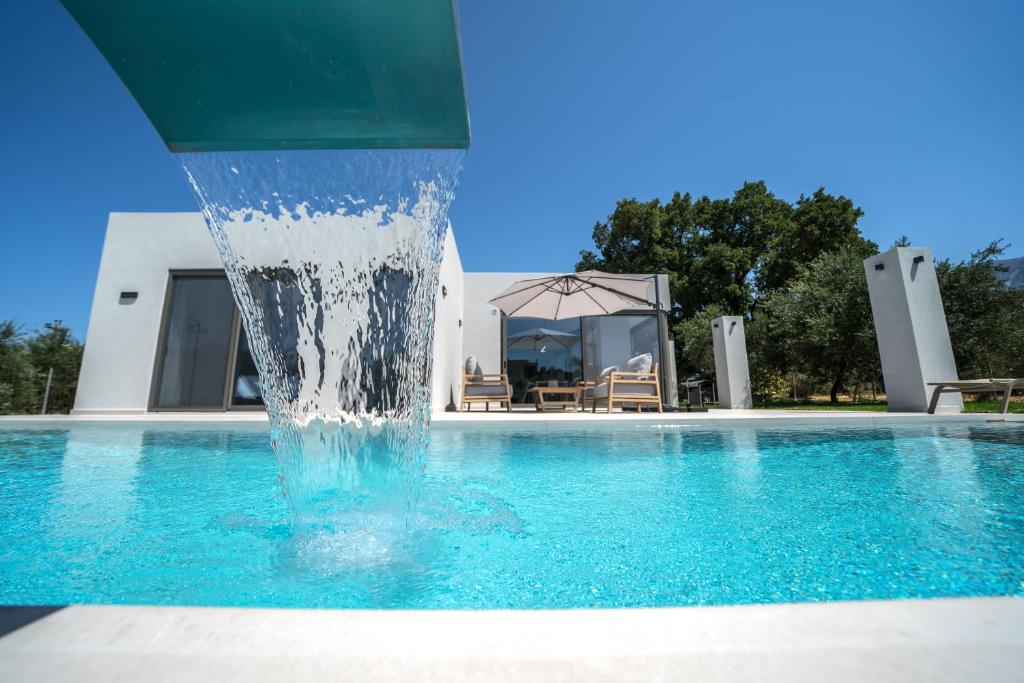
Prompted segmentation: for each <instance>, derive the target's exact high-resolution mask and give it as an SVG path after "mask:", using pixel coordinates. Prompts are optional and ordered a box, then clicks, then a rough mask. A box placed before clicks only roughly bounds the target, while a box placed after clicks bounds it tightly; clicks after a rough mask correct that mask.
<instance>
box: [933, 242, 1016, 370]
mask: <svg viewBox="0 0 1024 683" xmlns="http://www.w3.org/2000/svg"><path fill="white" fill-rule="evenodd" d="M1006 248H1007V247H1006V246H1004V245H1003V244H1002V240H997V241H995V242H992V243H991V244H989V245H988V246H987V247H985V248H983V249H980V250H978V251H976V252H974V253H973V254H971V258H970V259H968V260H967V261H961V262H960V263H952V262H950V261H949V260H948V259H945V260H942V261H938V262H937V263H936V264H935V274H936V277H937V278H938V281H939V291H940V293H941V294H942V305H943V308H944V309H945V312H946V324H947V325H948V326H949V338H950V341H951V342H952V345H953V357H954V359H955V360H956V366H957V371H958V373H959V375H960V376H961V377H1020V376H1022V375H1024V355H1022V353H1021V352H1022V350H1024V324H1022V323H1021V321H1022V320H1024V290H1020V289H1010V288H1009V287H1007V286H1006V285H1005V284H1003V283H1002V282H1001V281H1000V280H999V279H998V278H997V277H996V273H997V270H996V268H997V266H996V264H995V263H994V262H993V261H994V259H996V258H997V257H999V256H1001V255H1002V254H1003V253H1004V252H1005V251H1006Z"/></svg>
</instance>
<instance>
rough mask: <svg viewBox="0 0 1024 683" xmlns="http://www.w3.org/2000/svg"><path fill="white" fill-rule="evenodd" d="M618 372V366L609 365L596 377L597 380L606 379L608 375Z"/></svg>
mask: <svg viewBox="0 0 1024 683" xmlns="http://www.w3.org/2000/svg"><path fill="white" fill-rule="evenodd" d="M618 370H619V366H618V365H609V366H608V367H606V368H605V369H604V370H602V371H601V374H600V375H598V376H597V378H598V379H601V378H602V377H607V376H608V375H610V374H612V373H613V372H618Z"/></svg>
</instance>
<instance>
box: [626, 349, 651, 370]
mask: <svg viewBox="0 0 1024 683" xmlns="http://www.w3.org/2000/svg"><path fill="white" fill-rule="evenodd" d="M653 362H654V359H653V358H652V357H651V354H649V353H641V354H640V355H639V356H634V357H632V358H630V359H629V360H628V361H626V369H625V370H623V372H650V371H651V364H652V363H653Z"/></svg>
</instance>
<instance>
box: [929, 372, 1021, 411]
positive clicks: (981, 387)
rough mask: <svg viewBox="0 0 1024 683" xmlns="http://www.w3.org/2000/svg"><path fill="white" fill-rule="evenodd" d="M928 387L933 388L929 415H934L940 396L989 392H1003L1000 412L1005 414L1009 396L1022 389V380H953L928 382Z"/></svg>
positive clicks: (1008, 406) (1008, 404)
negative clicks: (1017, 388) (1019, 388)
mask: <svg viewBox="0 0 1024 683" xmlns="http://www.w3.org/2000/svg"><path fill="white" fill-rule="evenodd" d="M928 386H932V387H935V389H934V390H933V391H932V400H931V403H929V404H928V413H929V414H932V415H934V414H935V409H936V408H937V407H938V406H939V397H940V396H941V395H942V394H948V393H965V392H971V393H983V392H989V391H991V392H996V391H1002V392H1003V404H1002V406H1001V410H1000V412H1001V413H1004V414H1005V413H1006V411H1007V410H1009V408H1010V395H1011V394H1012V393H1013V390H1014V388H1015V387H1024V379H1021V378H1006V379H967V380H953V381H949V382H928Z"/></svg>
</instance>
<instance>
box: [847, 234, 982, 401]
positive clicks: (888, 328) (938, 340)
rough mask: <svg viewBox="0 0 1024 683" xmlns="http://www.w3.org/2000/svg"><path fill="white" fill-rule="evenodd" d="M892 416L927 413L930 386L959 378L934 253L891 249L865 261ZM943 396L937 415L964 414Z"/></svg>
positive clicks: (954, 397) (957, 396)
mask: <svg viewBox="0 0 1024 683" xmlns="http://www.w3.org/2000/svg"><path fill="white" fill-rule="evenodd" d="M864 272H865V274H866V275H867V279H868V293H869V294H870V296H871V314H872V316H873V317H874V319H875V335H876V336H877V337H878V353H879V355H880V356H881V359H882V374H883V375H884V376H885V393H886V395H887V396H888V399H889V411H890V412H915V413H923V412H925V411H927V410H928V401H929V400H930V399H931V393H932V392H931V389H932V388H931V387H929V386H928V382H939V381H949V380H956V379H957V372H956V363H955V362H954V361H953V346H952V345H951V344H950V342H949V328H948V327H947V326H946V314H945V311H944V310H943V308H942V298H941V296H940V295H939V282H938V280H937V279H936V277H935V262H934V259H933V258H932V251H931V249H926V248H919V247H893V248H892V249H890V250H889V251H887V252H885V253H884V254H879V255H877V256H872V257H871V258H869V259H867V260H865V261H864ZM963 407H964V402H963V398H962V397H961V396H960V394H944V395H943V397H942V398H941V399H940V400H939V405H938V409H937V410H936V412H961V411H962V410H963Z"/></svg>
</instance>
